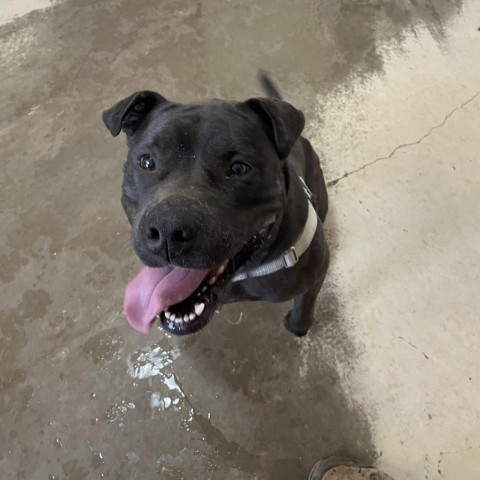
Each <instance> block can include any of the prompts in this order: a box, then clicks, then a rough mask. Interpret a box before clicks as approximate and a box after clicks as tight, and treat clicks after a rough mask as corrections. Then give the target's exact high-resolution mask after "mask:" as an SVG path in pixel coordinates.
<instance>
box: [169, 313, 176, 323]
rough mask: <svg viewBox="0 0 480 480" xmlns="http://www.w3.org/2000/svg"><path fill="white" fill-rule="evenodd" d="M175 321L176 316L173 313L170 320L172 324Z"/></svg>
mask: <svg viewBox="0 0 480 480" xmlns="http://www.w3.org/2000/svg"><path fill="white" fill-rule="evenodd" d="M176 319H177V316H176V315H175V314H174V313H172V314H171V315H170V320H171V321H172V322H174V321H175V320H176Z"/></svg>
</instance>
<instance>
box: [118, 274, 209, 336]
mask: <svg viewBox="0 0 480 480" xmlns="http://www.w3.org/2000/svg"><path fill="white" fill-rule="evenodd" d="M207 273H208V270H189V269H186V268H179V267H165V268H149V267H144V268H143V269H142V270H141V272H140V273H139V274H138V275H137V276H136V277H135V278H134V279H133V280H132V281H131V282H130V283H129V284H128V285H127V288H126V289H125V297H124V299H123V311H124V313H125V315H126V316H127V320H128V322H129V323H130V325H131V326H132V327H133V328H134V329H135V330H138V331H139V332H142V333H148V331H149V329H150V324H151V323H152V322H153V320H154V319H155V317H156V316H157V315H158V314H159V313H160V312H161V311H162V310H164V309H165V308H166V307H168V306H170V305H174V304H175V303H179V302H181V301H182V300H185V299H186V298H187V297H188V296H189V295H191V294H192V293H193V292H194V291H195V290H196V289H197V288H198V286H199V285H200V284H201V283H202V281H203V279H204V278H205V277H206V276H207Z"/></svg>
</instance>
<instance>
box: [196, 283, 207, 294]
mask: <svg viewBox="0 0 480 480" xmlns="http://www.w3.org/2000/svg"><path fill="white" fill-rule="evenodd" d="M206 291H207V286H206V285H204V286H203V288H202V293H205V292H206ZM199 296H200V294H199V293H197V297H199Z"/></svg>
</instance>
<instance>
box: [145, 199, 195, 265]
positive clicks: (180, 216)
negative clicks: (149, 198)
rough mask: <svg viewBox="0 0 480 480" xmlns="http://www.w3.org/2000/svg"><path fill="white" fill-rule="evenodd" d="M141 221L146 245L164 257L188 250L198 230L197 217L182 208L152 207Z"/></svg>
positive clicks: (174, 255) (151, 250)
mask: <svg viewBox="0 0 480 480" xmlns="http://www.w3.org/2000/svg"><path fill="white" fill-rule="evenodd" d="M142 223H143V228H142V230H143V237H144V239H145V240H144V241H145V245H146V247H147V248H148V250H149V251H150V252H152V253H153V254H155V255H159V256H161V257H164V258H165V259H166V258H168V257H170V258H173V257H176V256H178V255H181V254H182V253H184V252H185V251H188V250H189V249H190V248H191V246H192V245H193V244H194V243H195V241H196V237H197V233H198V232H199V230H200V221H199V219H198V218H197V217H196V216H195V215H194V214H192V211H191V210H187V209H184V208H171V209H168V210H167V211H166V210H165V209H163V208H157V209H154V210H153V211H152V212H150V214H149V215H147V217H146V218H145V221H144V222H142Z"/></svg>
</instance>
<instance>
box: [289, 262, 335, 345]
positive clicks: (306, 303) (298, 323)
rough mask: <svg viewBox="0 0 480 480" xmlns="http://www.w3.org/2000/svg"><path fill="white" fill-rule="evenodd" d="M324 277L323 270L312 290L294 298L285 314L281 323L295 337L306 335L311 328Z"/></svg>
mask: <svg viewBox="0 0 480 480" xmlns="http://www.w3.org/2000/svg"><path fill="white" fill-rule="evenodd" d="M326 275H327V271H326V269H325V271H324V273H322V275H321V276H320V277H319V278H318V279H316V282H315V285H314V286H313V287H312V288H310V289H309V290H307V291H306V292H305V293H302V294H301V295H297V296H296V297H295V298H294V300H293V308H292V310H290V311H289V312H288V313H287V316H286V317H285V319H284V321H283V323H284V325H285V328H286V329H287V330H288V331H289V332H291V333H293V334H294V335H296V336H297V337H303V336H304V335H306V334H307V333H308V330H309V329H310V327H311V326H312V323H313V312H314V309H315V301H316V299H317V296H318V292H319V291H320V289H321V288H322V285H323V282H324V280H325V277H326Z"/></svg>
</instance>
